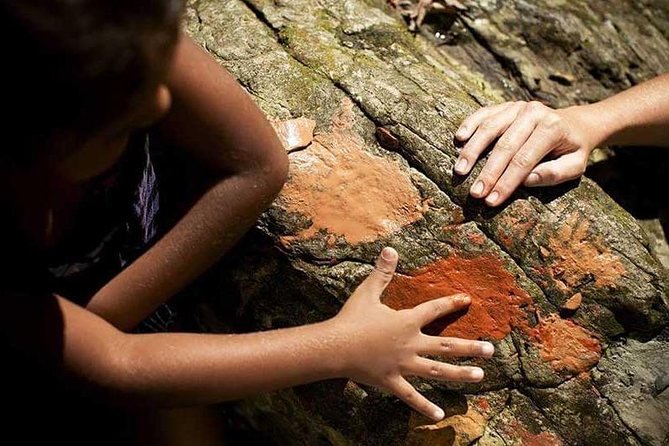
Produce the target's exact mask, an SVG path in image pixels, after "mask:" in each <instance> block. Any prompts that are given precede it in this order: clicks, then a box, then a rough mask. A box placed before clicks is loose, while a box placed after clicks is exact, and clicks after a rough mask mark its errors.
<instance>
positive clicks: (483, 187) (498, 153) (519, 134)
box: [470, 112, 537, 198]
mask: <svg viewBox="0 0 669 446" xmlns="http://www.w3.org/2000/svg"><path fill="white" fill-rule="evenodd" d="M536 126H537V120H536V119H535V118H534V116H532V115H531V114H530V113H526V112H522V113H521V114H520V115H518V118H517V119H516V120H515V121H514V122H513V124H511V126H510V127H509V128H508V129H507V130H506V132H504V134H503V135H502V136H501V137H500V138H499V140H498V141H497V143H496V144H495V146H494V147H493V149H492V151H491V152H490V157H489V158H488V160H487V161H486V163H485V166H483V169H482V170H481V173H480V174H479V176H478V178H477V179H476V181H474V184H473V185H472V187H471V190H470V193H471V194H472V196H474V197H476V198H482V197H485V196H486V195H488V194H489V193H490V191H491V190H492V188H493V186H494V185H495V184H496V183H497V180H499V178H500V177H501V176H502V174H503V173H504V171H505V170H506V168H507V166H508V165H509V162H510V161H511V159H513V156H514V155H515V154H516V153H517V152H518V150H520V148H521V147H522V146H523V144H525V142H526V141H527V140H528V138H530V135H531V134H532V132H533V131H534V129H535V128H536Z"/></svg>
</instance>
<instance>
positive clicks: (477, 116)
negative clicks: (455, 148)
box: [455, 102, 511, 141]
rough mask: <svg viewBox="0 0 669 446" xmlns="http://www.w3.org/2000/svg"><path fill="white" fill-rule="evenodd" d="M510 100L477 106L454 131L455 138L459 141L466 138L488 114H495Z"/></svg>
mask: <svg viewBox="0 0 669 446" xmlns="http://www.w3.org/2000/svg"><path fill="white" fill-rule="evenodd" d="M509 105H511V102H504V103H502V104H496V105H490V106H488V107H483V108H479V109H478V110H476V111H475V112H474V113H472V114H471V115H469V116H467V117H466V118H465V120H464V121H462V124H460V127H458V130H456V132H455V138H456V139H457V140H459V141H466V140H468V139H469V138H470V137H471V136H472V135H473V134H474V132H475V131H476V129H477V128H478V127H479V125H480V124H481V123H482V122H483V121H484V120H486V119H488V118H489V117H490V116H492V115H495V114H497V113H498V112H499V111H501V110H503V109H505V108H507V107H508V106H509Z"/></svg>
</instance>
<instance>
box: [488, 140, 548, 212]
mask: <svg viewBox="0 0 669 446" xmlns="http://www.w3.org/2000/svg"><path fill="white" fill-rule="evenodd" d="M555 144H556V138H555V135H554V134H552V133H550V132H547V131H545V130H540V129H537V130H535V131H534V132H533V133H532V135H531V136H530V137H529V138H528V140H527V141H525V144H523V146H522V147H521V148H520V149H519V150H518V152H516V154H515V155H514V156H513V158H511V160H510V161H509V165H508V167H507V168H506V170H505V171H504V173H503V174H502V176H501V177H500V178H499V180H498V181H497V183H496V184H494V185H493V187H492V191H491V192H490V194H488V196H487V197H486V199H485V201H486V203H487V204H488V205H489V206H497V205H498V204H501V203H503V202H504V201H505V200H506V199H507V198H509V196H511V194H512V193H513V191H514V190H516V189H517V188H518V186H520V185H521V184H522V183H523V181H525V179H526V178H527V177H528V175H529V174H530V172H531V171H532V170H533V169H534V168H535V167H536V165H537V164H539V162H540V161H541V160H542V159H543V158H544V156H546V154H547V153H549V152H550V151H551V150H552V149H554V148H555Z"/></svg>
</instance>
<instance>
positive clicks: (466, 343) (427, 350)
mask: <svg viewBox="0 0 669 446" xmlns="http://www.w3.org/2000/svg"><path fill="white" fill-rule="evenodd" d="M417 353H418V354H419V355H439V356H449V357H474V356H480V357H483V358H490V357H491V356H492V355H493V353H495V346H494V345H492V344H491V343H490V342H483V341H470V340H468V339H460V338H448V337H442V336H428V335H423V338H422V342H421V347H420V349H419V351H418V352H417Z"/></svg>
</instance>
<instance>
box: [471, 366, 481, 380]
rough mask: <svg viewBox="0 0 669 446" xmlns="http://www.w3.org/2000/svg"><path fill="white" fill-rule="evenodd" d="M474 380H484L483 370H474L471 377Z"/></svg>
mask: <svg viewBox="0 0 669 446" xmlns="http://www.w3.org/2000/svg"><path fill="white" fill-rule="evenodd" d="M470 376H471V377H472V379H476V380H479V379H483V370H482V369H479V368H475V369H472V371H471V375H470Z"/></svg>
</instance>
